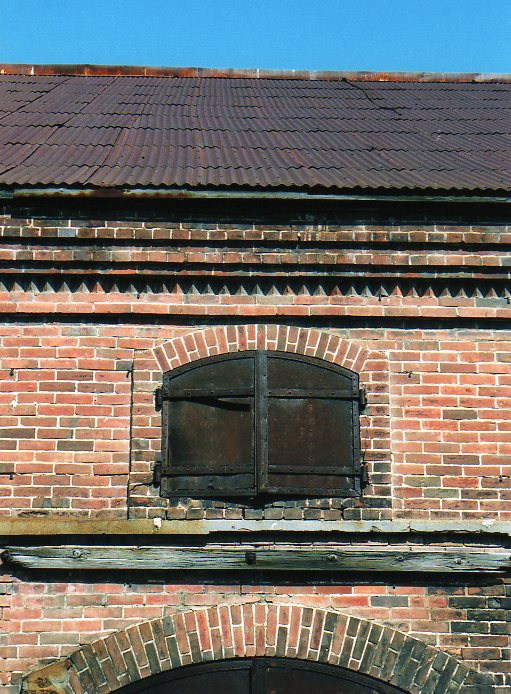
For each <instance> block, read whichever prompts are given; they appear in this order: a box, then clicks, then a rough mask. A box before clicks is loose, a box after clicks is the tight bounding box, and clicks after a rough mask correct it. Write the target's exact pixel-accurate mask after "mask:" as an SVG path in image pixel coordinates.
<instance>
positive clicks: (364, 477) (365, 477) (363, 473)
mask: <svg viewBox="0 0 511 694" xmlns="http://www.w3.org/2000/svg"><path fill="white" fill-rule="evenodd" d="M360 482H361V484H362V487H367V485H368V484H369V473H368V471H367V465H362V467H361V468H360Z"/></svg>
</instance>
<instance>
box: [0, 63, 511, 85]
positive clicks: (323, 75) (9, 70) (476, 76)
mask: <svg viewBox="0 0 511 694" xmlns="http://www.w3.org/2000/svg"><path fill="white" fill-rule="evenodd" d="M0 75H30V76H34V77H41V76H55V75H64V76H84V77H102V76H105V77H123V76H124V77H213V78H214V77H227V78H251V79H254V78H256V79H285V80H293V79H297V80H298V79H299V80H330V81H342V80H350V81H355V82H459V83H465V82H501V83H502V82H505V83H511V73H502V74H499V73H481V72H385V71H382V72H372V71H364V70H361V71H356V70H354V71H349V70H348V71H336V70H266V69H260V68H209V67H151V66H143V65H93V64H69V65H66V64H50V65H31V64H29V63H19V64H16V63H4V64H0Z"/></svg>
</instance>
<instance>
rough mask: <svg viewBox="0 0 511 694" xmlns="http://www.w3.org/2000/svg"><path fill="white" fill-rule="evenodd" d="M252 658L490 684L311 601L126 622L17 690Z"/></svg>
mask: <svg viewBox="0 0 511 694" xmlns="http://www.w3.org/2000/svg"><path fill="white" fill-rule="evenodd" d="M254 658H285V659H292V660H298V661H306V662H311V663H323V664H325V665H330V666H333V667H334V668H339V669H341V668H342V669H343V672H345V671H351V672H353V673H359V674H360V675H365V676H367V677H370V678H372V679H373V680H376V681H377V682H378V683H380V684H381V686H383V685H385V684H386V685H391V686H392V687H394V691H396V689H397V691H403V692H406V693H407V694H490V692H493V691H494V687H493V684H492V679H491V678H490V677H488V676H487V675H482V674H480V673H477V672H475V671H474V670H471V669H470V668H468V667H466V666H465V665H464V664H463V663H461V662H460V661H458V660H457V659H456V658H453V657H452V656H450V655H448V654H447V653H444V652H443V651H439V650H438V649H436V648H433V647H432V646H428V645H427V644H425V643H423V642H422V641H419V640H417V639H415V638H412V637H411V636H408V635H407V634H404V633H402V632H399V631H396V630H395V629H392V628H390V627H387V626H382V625H379V624H374V623H372V622H368V621H366V620H364V619H358V618H356V617H352V616H349V615H345V614H341V613H338V612H333V611H326V610H322V609H319V608H313V607H306V606H301V605H274V604H266V603H246V604H237V605H220V606H218V607H210V608H208V609H204V608H199V609H192V610H188V611H186V612H177V613H176V614H174V615H172V616H169V617H165V618H163V619H157V620H154V621H151V622H143V623H141V624H135V625H132V626H130V627H128V628H127V629H125V630H122V631H118V632H115V633H114V634H110V635H109V636H107V637H105V638H102V639H99V640H98V641H95V642H94V643H91V644H87V645H85V646H83V647H81V648H80V649H78V650H76V651H74V652H73V653H71V654H70V655H69V656H68V657H67V658H63V659H62V660H59V661H57V662H55V663H52V664H51V665H48V666H46V667H43V668H38V669H35V670H33V671H32V672H30V673H28V674H27V675H26V676H25V677H24V680H23V690H22V691H23V692H24V693H26V694H43V692H44V694H49V692H52V694H97V693H98V692H100V693H101V694H109V692H114V691H118V690H122V689H123V687H127V686H128V685H136V684H138V683H140V684H142V682H143V681H144V680H145V681H146V682H149V681H150V679H149V678H151V677H153V676H155V675H160V674H161V673H166V672H170V671H173V670H176V669H177V668H183V672H184V670H185V668H184V666H189V665H190V666H191V665H195V664H201V663H211V662H219V661H225V660H233V659H246V660H251V659H254ZM339 674H342V673H341V671H340V672H339ZM369 691H370V690H369ZM377 691H378V690H377ZM383 691H385V690H383ZM391 691H392V690H391ZM119 694H121V693H119Z"/></svg>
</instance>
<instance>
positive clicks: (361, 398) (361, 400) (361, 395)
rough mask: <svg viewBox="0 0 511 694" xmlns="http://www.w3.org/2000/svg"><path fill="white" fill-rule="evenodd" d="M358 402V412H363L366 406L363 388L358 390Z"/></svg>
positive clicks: (365, 394)
mask: <svg viewBox="0 0 511 694" xmlns="http://www.w3.org/2000/svg"><path fill="white" fill-rule="evenodd" d="M358 402H359V404H360V410H361V411H363V410H365V408H366V405H367V393H366V389H365V388H364V387H363V388H360V390H359V391H358Z"/></svg>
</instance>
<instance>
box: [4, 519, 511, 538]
mask: <svg viewBox="0 0 511 694" xmlns="http://www.w3.org/2000/svg"><path fill="white" fill-rule="evenodd" d="M220 532H222V533H240V534H244V533H248V532H250V533H254V532H264V533H280V532H285V533H307V532H310V533H318V532H319V533H325V532H335V533H349V534H353V533H375V534H378V533H380V534H381V533H384V534H388V535H392V534H402V533H438V534H444V535H445V534H449V533H461V534H464V535H467V534H472V533H473V534H481V533H483V534H489V535H506V536H511V522H507V521H496V520H494V519H487V520H485V519H484V518H482V519H481V520H463V521H449V520H438V521H435V520H413V519H402V520H389V521H362V520H361V521H344V520H339V521H321V520H319V521H314V520H253V521H251V520H164V519H161V518H154V519H146V518H140V519H132V520H114V519H112V520H95V519H93V518H66V517H53V518H51V517H43V516H38V517H32V518H27V517H23V518H22V517H18V518H3V519H0V537H1V536H3V537H26V536H30V535H32V536H46V537H51V536H59V535H109V536H111V535H116V536H119V535H126V536H133V535H152V536H154V535H209V534H213V533H220Z"/></svg>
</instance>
